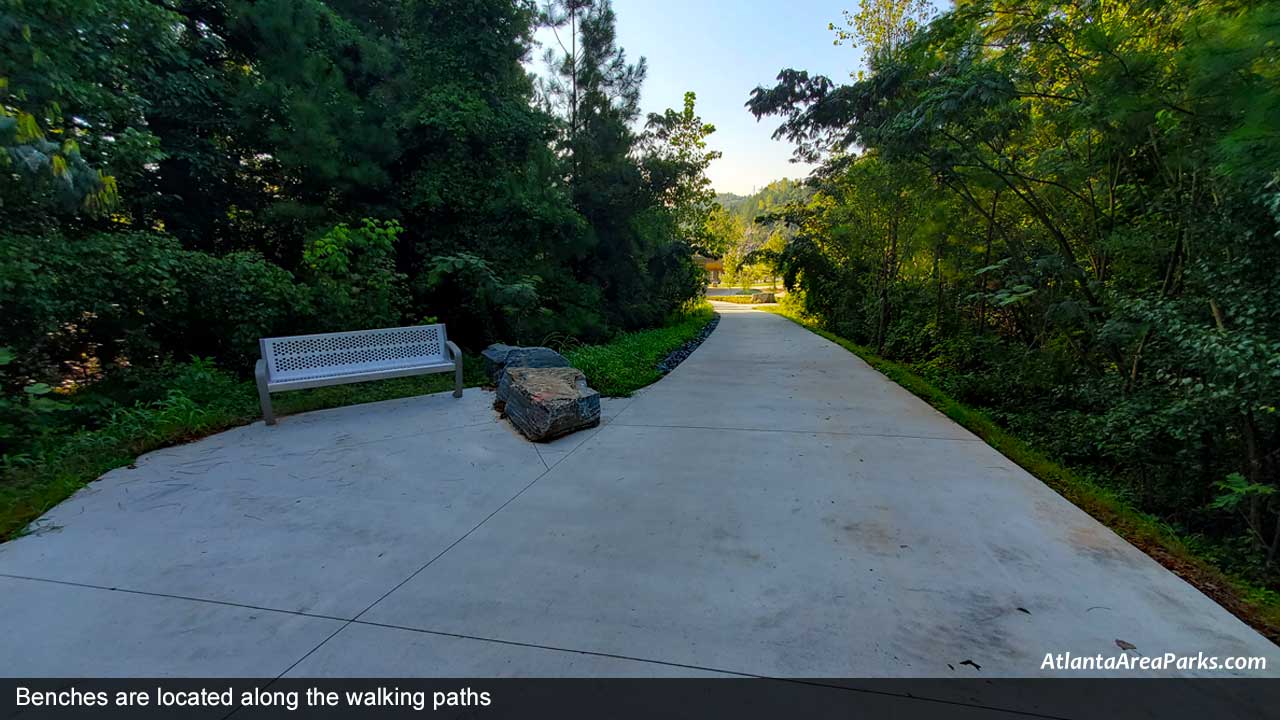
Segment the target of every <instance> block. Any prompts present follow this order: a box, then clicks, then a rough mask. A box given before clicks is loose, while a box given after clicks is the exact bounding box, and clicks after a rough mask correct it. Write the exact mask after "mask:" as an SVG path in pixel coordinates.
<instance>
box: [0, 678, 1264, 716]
mask: <svg viewBox="0 0 1280 720" xmlns="http://www.w3.org/2000/svg"><path fill="white" fill-rule="evenodd" d="M0 686H2V687H3V693H4V695H5V697H4V700H3V702H0V708H2V709H0V713H3V714H2V715H0V717H4V718H24V719H35V718H42V719H49V720H56V719H59V718H103V719H107V718H149V717H155V718H173V717H181V718H188V717H190V718H211V719H222V718H236V719H237V720H240V719H244V718H366V717H375V718H422V717H428V716H430V717H439V718H541V717H555V718H564V719H571V718H591V719H592V720H597V719H600V718H645V719H646V720H648V719H649V718H712V717H726V718H776V717H787V718H862V717H865V718H888V717H892V718H1070V719H1075V718H1079V719H1080V720H1093V719H1094V718H1111V717H1115V718H1125V719H1126V720H1134V719H1137V718H1153V719H1154V718H1159V719H1160V720H1168V719H1169V718H1183V717H1197V718H1213V719H1214V720H1217V719H1219V718H1236V717H1239V718H1275V717H1280V682H1276V681H1275V680H1170V679H1081V680H999V679H992V680H765V679H759V680H751V679H723V680H720V679H711V680H639V679H634V680H590V679H572V680H570V679H543V680H535V679H519V680H517V679H411V678H399V679H358V680H308V679H289V680H269V679H252V678H249V679H244V678H239V679H213V678H209V679H180V680H177V679H131V680H112V679H93V678H88V679H48V678H44V679H29V680H21V679H9V680H3V681H0Z"/></svg>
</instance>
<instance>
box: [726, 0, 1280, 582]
mask: <svg viewBox="0 0 1280 720" xmlns="http://www.w3.org/2000/svg"><path fill="white" fill-rule="evenodd" d="M833 29H834V30H836V32H837V39H838V40H839V41H841V42H849V43H853V44H855V45H856V46H857V47H858V48H859V49H860V50H861V51H862V53H863V57H864V58H865V65H864V67H863V69H862V70H861V71H858V72H856V73H854V74H851V76H849V77H847V78H834V79H833V78H827V77H821V76H815V75H810V74H809V73H807V72H805V71H803V70H796V69H787V70H783V71H782V72H781V73H780V74H779V76H778V81H777V83H776V84H775V85H773V86H771V87H761V88H758V89H757V90H755V91H754V92H753V93H752V94H751V97H750V98H749V100H748V103H747V105H748V108H749V110H750V111H751V112H752V113H754V114H755V115H756V116H758V117H760V118H778V119H780V122H781V124H780V126H779V127H778V129H777V133H776V136H777V137H779V138H783V139H787V140H789V141H791V142H793V143H794V144H795V147H796V154H797V156H798V157H799V158H800V159H804V160H811V161H816V162H819V163H820V165H819V169H818V170H817V171H816V172H815V174H814V175H813V177H812V179H811V182H810V186H811V188H812V190H813V194H812V196H811V197H809V198H808V199H806V200H803V201H799V202H793V203H790V204H789V205H787V206H785V207H784V208H781V209H778V210H775V211H774V212H772V213H770V216H769V218H768V221H769V222H784V223H786V225H787V226H788V227H789V228H790V234H789V235H788V237H787V238H786V240H785V242H783V243H780V244H777V245H775V246H772V247H757V248H753V249H752V250H751V252H750V253H749V255H748V256H747V259H748V260H750V261H753V262H767V263H769V264H770V265H771V266H772V268H773V269H774V270H776V272H778V273H779V274H780V275H781V276H782V277H783V279H784V283H785V285H786V286H787V287H788V289H790V290H791V291H792V293H791V295H790V297H791V302H795V303H799V304H798V305H797V306H795V309H796V310H797V311H798V312H800V313H802V314H803V315H804V316H805V317H808V318H811V319H814V322H816V323H818V326H819V327H820V328H821V329H823V330H825V331H830V332H831V333H833V334H834V335H835V336H839V337H842V338H846V339H847V340H848V341H851V342H852V343H853V344H855V345H857V346H858V347H861V348H865V349H866V351H867V352H869V353H871V354H874V355H875V356H877V357H880V358H883V359H884V360H885V361H886V362H892V363H896V364H897V366H898V367H901V368H906V369H908V370H909V371H910V372H911V373H912V374H913V375H915V376H917V377H919V378H922V379H923V381H925V382H927V383H928V384H929V385H930V386H932V387H936V388H938V389H939V390H940V391H941V392H943V393H945V395H946V396H947V397H948V398H953V399H954V401H955V402H957V403H960V404H962V405H963V406H964V407H968V408H976V409H977V411H980V413H981V414H982V416H983V417H984V418H989V419H990V421H991V422H993V423H995V425H996V426H998V427H999V428H1000V429H1001V430H1002V431H1004V432H1008V433H1011V435H1012V436H1014V437H1017V438H1019V439H1020V441H1025V442H1026V443H1027V444H1028V445H1029V446H1032V447H1034V448H1036V451H1037V452H1038V453H1040V454H1042V455H1043V456H1044V457H1046V458H1048V459H1049V460H1050V461H1052V462H1053V463H1060V464H1061V465H1062V466H1065V467H1068V468H1070V469H1071V472H1072V473H1073V474H1074V475H1076V476H1078V477H1083V478H1086V479H1087V480H1088V481H1089V482H1090V483H1093V484H1094V485H1095V486H1096V487H1098V488H1101V489H1103V490H1105V491H1106V492H1107V493H1110V494H1111V496H1112V497H1114V498H1116V499H1118V500H1119V501H1121V502H1123V503H1124V504H1125V505H1126V506H1128V507H1131V508H1135V509H1136V510H1138V511H1140V512H1142V513H1144V514H1145V515H1146V516H1148V517H1150V518H1152V519H1153V521H1154V522H1157V523H1159V524H1160V525H1161V526H1162V527H1164V528H1166V529H1167V530H1169V531H1170V532H1173V533H1176V534H1177V536H1178V537H1180V538H1182V539H1183V541H1184V542H1185V543H1187V544H1188V545H1189V546H1191V547H1193V548H1194V550H1195V552H1196V554H1197V557H1200V558H1203V559H1205V560H1206V561H1208V562H1211V563H1212V564H1214V565H1215V566H1217V567H1219V568H1222V569H1223V570H1224V571H1225V572H1228V573H1230V574H1231V575H1232V576H1234V577H1237V578H1244V579H1246V580H1247V581H1248V582H1249V583H1251V584H1252V585H1251V586H1252V587H1253V588H1254V589H1255V590H1256V591H1257V594H1258V597H1260V598H1263V599H1265V598H1268V597H1269V598H1270V599H1271V600H1272V601H1274V600H1275V598H1276V595H1275V592H1274V591H1275V590H1277V589H1280V414H1278V413H1277V412H1276V404H1277V399H1280V275H1278V274H1277V273H1276V272H1275V268H1276V267H1277V265H1278V264H1280V242H1278V240H1280V234H1278V233H1280V174H1278V173H1277V168H1278V167H1280V44H1278V41H1277V38H1280V6H1277V5H1276V4H1275V3H1266V2H1250V1H1235V0H1215V1H1196V0H1172V1H1158V2H1157V1H1154V0H1152V1H1144V0H1139V1H1137V2H1105V1H1098V0H1077V1H1072V2H1050V1H1047V0H1035V1H1032V2H1022V1H1019V2H1009V1H1006V0H965V1H963V2H959V3H956V5H955V7H954V8H953V9H950V10H949V11H947V12H943V13H940V14H939V13H936V12H935V11H934V10H933V8H932V7H931V6H930V5H929V4H928V3H923V2H912V1H906V0H882V1H880V2H871V1H868V2H864V3H862V9H861V10H860V11H858V12H857V13H853V14H848V15H847V16H846V22H843V23H837V24H833Z"/></svg>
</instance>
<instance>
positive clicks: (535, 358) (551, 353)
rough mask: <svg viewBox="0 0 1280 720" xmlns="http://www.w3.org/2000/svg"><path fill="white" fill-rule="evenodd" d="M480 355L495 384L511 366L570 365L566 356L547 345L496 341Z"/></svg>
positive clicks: (548, 366) (551, 366) (545, 366)
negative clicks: (523, 344)
mask: <svg viewBox="0 0 1280 720" xmlns="http://www.w3.org/2000/svg"><path fill="white" fill-rule="evenodd" d="M480 355H481V356H482V357H483V358H484V371H485V372H486V373H488V375H489V379H490V380H491V381H493V383H494V384H499V381H500V380H501V379H502V371H503V370H505V369H506V368H509V367H513V368H516V367H532V368H556V367H569V361H568V360H567V359H566V358H565V356H563V355H561V354H560V353H558V352H556V351H555V350H552V349H551V348H546V347H515V346H512V345H503V344H502V343H494V344H493V345H490V346H489V347H487V348H485V349H484V350H483V351H482V352H481V353H480Z"/></svg>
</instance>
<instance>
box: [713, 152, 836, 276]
mask: <svg viewBox="0 0 1280 720" xmlns="http://www.w3.org/2000/svg"><path fill="white" fill-rule="evenodd" d="M812 195H813V190H812V188H809V187H808V186H806V185H805V184H804V183H803V182H801V181H799V180H790V179H788V178H783V179H781V180H775V181H773V182H771V183H769V184H768V185H766V186H764V187H763V188H761V189H760V190H757V191H756V192H754V193H752V194H750V195H734V194H732V193H721V194H719V195H717V196H716V202H717V204H718V205H719V208H720V210H719V212H717V213H715V214H714V215H713V216H712V217H711V218H710V220H709V221H708V228H709V231H710V232H711V233H712V234H714V235H716V236H718V237H722V238H724V239H723V240H722V241H721V242H720V243H719V247H720V250H721V252H720V254H719V256H720V257H723V259H724V282H725V283H726V284H730V285H733V284H746V283H752V282H763V281H770V282H771V281H773V279H774V277H775V273H774V268H773V267H772V265H771V264H770V263H768V262H765V260H767V259H768V258H770V257H772V256H773V255H775V254H776V253H777V252H779V251H780V250H782V248H784V247H785V246H786V245H787V243H789V242H790V241H791V239H792V238H793V237H794V236H795V229H794V228H793V227H791V226H790V225H789V224H788V223H786V222H785V221H783V220H782V219H780V218H779V216H778V213H779V212H781V211H783V210H784V209H785V208H787V207H788V206H791V205H794V204H799V203H804V202H807V201H808V199H809V198H810V197H811V196H812Z"/></svg>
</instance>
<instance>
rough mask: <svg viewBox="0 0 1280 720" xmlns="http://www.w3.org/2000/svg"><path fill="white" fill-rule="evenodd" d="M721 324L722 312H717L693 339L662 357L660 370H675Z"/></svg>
mask: <svg viewBox="0 0 1280 720" xmlns="http://www.w3.org/2000/svg"><path fill="white" fill-rule="evenodd" d="M719 324H720V313H715V314H714V315H713V316H712V317H711V319H710V320H708V321H707V324H706V325H703V326H702V329H701V330H699V331H698V334H697V335H696V336H694V338H693V339H692V340H690V341H688V342H686V343H685V344H683V345H681V346H680V347H678V348H676V349H675V350H672V351H671V352H670V353H668V354H667V356H666V357H665V358H663V359H662V361H661V362H659V363H658V372H660V373H662V374H663V375H666V374H667V373H669V372H671V371H672V370H675V369H676V366H677V365H679V364H680V363H682V362H684V361H685V360H687V359H688V358H689V356H690V355H692V354H693V351H694V350H697V349H698V346H699V345H701V344H702V343H703V341H705V340H706V339H707V338H709V337H711V333H712V331H714V330H715V329H716V326H717V325H719Z"/></svg>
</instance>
